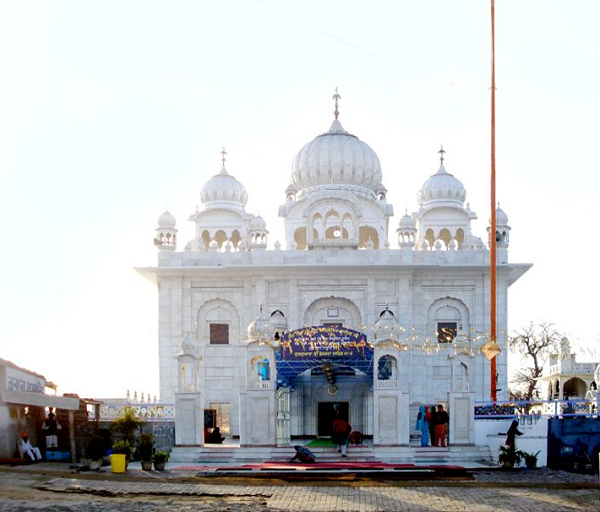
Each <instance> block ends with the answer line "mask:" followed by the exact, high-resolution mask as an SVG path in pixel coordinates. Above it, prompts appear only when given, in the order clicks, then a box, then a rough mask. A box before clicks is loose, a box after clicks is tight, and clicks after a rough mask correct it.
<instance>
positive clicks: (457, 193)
mask: <svg viewBox="0 0 600 512" xmlns="http://www.w3.org/2000/svg"><path fill="white" fill-rule="evenodd" d="M466 197H467V192H466V190H465V187H464V186H463V184H462V183H461V182H460V180H459V179H457V178H455V177H454V176H453V175H452V174H450V173H448V172H447V171H446V169H444V164H443V163H442V164H441V165H440V168H439V169H438V172H436V173H435V174H434V175H433V176H431V177H430V178H429V179H428V180H427V181H426V182H425V183H424V184H423V186H422V187H421V191H420V192H419V204H420V205H421V206H427V205H430V204H432V203H437V202H441V203H456V204H458V205H460V206H462V205H463V203H464V202H465V199H466Z"/></svg>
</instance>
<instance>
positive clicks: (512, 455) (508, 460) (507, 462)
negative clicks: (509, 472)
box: [498, 445, 524, 469]
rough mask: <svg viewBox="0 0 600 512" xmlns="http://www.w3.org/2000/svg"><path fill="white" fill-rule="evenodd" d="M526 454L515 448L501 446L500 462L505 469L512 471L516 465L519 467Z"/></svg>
mask: <svg viewBox="0 0 600 512" xmlns="http://www.w3.org/2000/svg"><path fill="white" fill-rule="evenodd" d="M523 456H524V453H523V452H522V451H521V450H517V449H516V448H515V447H514V446H504V445H503V446H500V455H499V456H498V461H499V462H500V463H501V464H502V468H503V469H511V468H512V467H514V466H515V465H517V466H518V465H519V464H520V463H521V460H523Z"/></svg>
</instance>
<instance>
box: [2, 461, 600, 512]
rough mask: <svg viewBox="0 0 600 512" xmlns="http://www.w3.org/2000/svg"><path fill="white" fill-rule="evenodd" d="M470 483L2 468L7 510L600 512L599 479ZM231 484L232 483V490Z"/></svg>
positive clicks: (495, 478)
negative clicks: (213, 479)
mask: <svg viewBox="0 0 600 512" xmlns="http://www.w3.org/2000/svg"><path fill="white" fill-rule="evenodd" d="M473 476H474V478H473V479H470V480H465V481H448V482H411V481H385V480H384V479H382V480H379V479H378V480H374V481H372V482H363V481H360V482H352V481H340V482H335V481H328V482H318V481H317V482H301V483H296V482H283V481H279V482H276V483H274V482H273V481H271V480H266V481H263V480H252V481H250V480H249V479H243V478H241V479H223V478H221V479H219V480H218V483H210V481H208V482H207V481H206V480H205V479H197V478H195V477H193V475H191V474H189V472H186V473H182V472H177V471H167V472H165V473H156V472H152V473H144V472H142V471H139V470H128V471H127V474H125V475H112V474H111V473H110V472H106V473H102V474H83V473H82V474H68V473H65V472H64V471H62V472H57V471H52V470H51V469H46V468H44V467H43V465H39V466H36V467H34V468H32V467H31V466H30V467H27V468H10V469H8V468H2V469H0V510H2V511H3V512H17V511H19V512H21V511H38V510H40V511H51V512H80V511H81V512H83V511H91V512H96V511H98V512H99V511H117V510H118V511H126V512H172V511H209V510H210V511H212V510H215V511H232V512H233V511H235V512H257V511H264V510H267V511H268V510H271V511H274V512H276V511H423V512H425V511H427V512H432V511H457V512H468V511H482V512H484V511H496V510H503V511H504V510H506V511H527V512H531V511H562V510H564V511H567V510H585V511H595V510H598V511H600V497H599V491H598V485H597V479H596V477H594V476H591V475H574V474H571V473H565V472H562V471H551V470H546V469H540V470H537V471H528V472H525V471H521V472H519V471H517V472H515V473H504V472H499V471H493V472H489V471H488V472H474V473H473ZM228 481H231V482H232V483H231V484H230V483H227V482H228Z"/></svg>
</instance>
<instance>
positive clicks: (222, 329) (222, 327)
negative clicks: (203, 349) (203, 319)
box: [210, 324, 229, 345]
mask: <svg viewBox="0 0 600 512" xmlns="http://www.w3.org/2000/svg"><path fill="white" fill-rule="evenodd" d="M210 344H211V345H229V324H210Z"/></svg>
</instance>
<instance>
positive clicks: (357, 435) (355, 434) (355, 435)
mask: <svg viewBox="0 0 600 512" xmlns="http://www.w3.org/2000/svg"><path fill="white" fill-rule="evenodd" d="M349 439H350V443H352V444H362V443H363V435H362V432H359V431H358V430H353V431H352V432H350V436H349Z"/></svg>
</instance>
